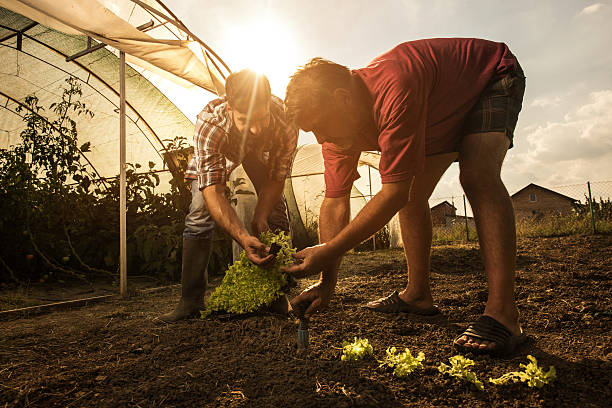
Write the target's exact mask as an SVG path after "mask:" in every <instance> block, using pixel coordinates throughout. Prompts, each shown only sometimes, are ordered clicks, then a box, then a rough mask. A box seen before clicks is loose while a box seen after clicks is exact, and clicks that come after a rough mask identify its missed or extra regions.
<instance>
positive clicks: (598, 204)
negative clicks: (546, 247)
mask: <svg viewBox="0 0 612 408" xmlns="http://www.w3.org/2000/svg"><path fill="white" fill-rule="evenodd" d="M511 199H512V205H513V207H514V212H515V218H516V229H517V236H519V237H545V236H560V235H570V234H597V233H608V232H612V202H611V199H612V181H594V182H591V181H587V182H585V183H581V184H570V185H561V186H552V187H543V186H539V185H536V184H529V185H528V186H526V187H524V188H522V189H520V190H518V191H516V192H514V193H513V194H512V195H511ZM430 207H431V218H432V225H433V242H434V243H438V244H443V243H450V242H459V241H464V242H465V241H473V240H476V239H477V238H478V233H477V231H476V224H475V222H474V217H473V213H472V208H471V206H470V204H469V201H468V200H467V199H466V196H465V194H462V195H456V196H448V197H435V198H432V199H430Z"/></svg>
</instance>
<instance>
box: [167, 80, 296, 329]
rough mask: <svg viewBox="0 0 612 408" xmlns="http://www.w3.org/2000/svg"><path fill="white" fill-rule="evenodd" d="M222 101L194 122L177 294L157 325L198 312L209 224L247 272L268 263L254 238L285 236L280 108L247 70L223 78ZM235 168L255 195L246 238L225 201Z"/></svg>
mask: <svg viewBox="0 0 612 408" xmlns="http://www.w3.org/2000/svg"><path fill="white" fill-rule="evenodd" d="M225 90H226V96H225V97H223V98H219V99H215V100H213V101H212V102H210V103H208V105H206V107H205V108H204V110H202V112H200V114H199V115H198V118H197V121H196V126H195V135H194V155H193V158H192V160H191V162H190V163H189V168H188V170H187V172H186V173H185V178H186V179H187V180H190V182H191V191H192V200H191V205H190V207H189V214H188V215H187V217H186V218H185V230H184V232H183V256H182V259H183V268H182V273H181V284H182V293H181V299H180V301H179V304H178V305H177V307H176V309H175V310H174V312H172V313H168V314H165V315H163V316H160V317H159V319H160V320H162V321H165V322H174V321H177V320H180V319H184V318H187V317H191V316H194V315H198V314H199V311H200V310H202V309H203V307H204V292H205V291H206V286H207V271H206V267H207V265H208V260H209V258H210V253H211V247H212V238H213V231H214V228H215V223H216V224H218V225H219V226H221V227H222V228H223V229H224V230H225V231H227V232H228V233H229V234H230V236H231V237H232V238H233V239H235V240H236V242H238V243H239V244H240V245H241V246H242V247H243V248H244V249H245V251H246V253H247V256H248V257H249V259H250V260H251V261H253V262H254V263H255V264H258V265H261V264H263V263H265V262H267V261H268V260H270V259H271V258H272V256H273V255H271V254H268V248H267V247H266V245H265V244H263V243H262V242H260V241H259V239H258V238H257V236H259V234H260V233H261V232H263V231H266V230H268V229H271V230H284V231H289V220H288V217H287V206H286V204H285V200H284V198H283V196H282V193H283V189H284V185H285V178H287V176H289V175H290V173H291V165H292V162H293V156H294V153H295V148H296V145H297V138H298V130H297V128H296V127H295V126H294V125H292V124H289V123H288V122H287V121H286V120H285V113H284V110H283V102H282V100H280V99H279V98H277V97H276V96H273V95H271V92H270V84H269V82H268V79H267V78H266V77H265V76H263V75H258V74H256V73H255V72H253V71H251V70H242V71H240V72H237V73H233V74H231V75H230V76H229V77H228V78H227V81H226V84H225ZM240 164H242V166H243V168H244V170H245V171H246V173H247V175H248V176H249V178H250V179H251V181H252V182H253V185H254V186H255V190H256V191H257V205H256V207H255V214H254V215H253V219H252V221H251V231H252V233H253V235H251V234H250V233H249V232H248V231H247V229H246V227H245V226H244V225H243V224H242V222H241V221H240V219H239V218H238V216H237V214H236V212H235V211H234V209H233V208H232V206H231V204H230V202H229V200H228V198H227V196H226V194H225V191H226V183H227V181H228V180H229V176H230V173H231V172H232V171H233V170H234V169H235V168H236V167H238V166H239V165H240Z"/></svg>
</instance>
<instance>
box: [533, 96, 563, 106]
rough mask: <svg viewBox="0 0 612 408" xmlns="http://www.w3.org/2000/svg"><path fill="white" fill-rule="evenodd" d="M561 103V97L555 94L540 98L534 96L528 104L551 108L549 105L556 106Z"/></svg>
mask: <svg viewBox="0 0 612 408" xmlns="http://www.w3.org/2000/svg"><path fill="white" fill-rule="evenodd" d="M560 103H561V98H560V97H558V96H556V97H554V98H551V97H546V96H544V97H541V98H535V99H534V100H533V101H532V102H531V104H530V106H533V107H538V108H551V107H555V106H558V105H559V104H560Z"/></svg>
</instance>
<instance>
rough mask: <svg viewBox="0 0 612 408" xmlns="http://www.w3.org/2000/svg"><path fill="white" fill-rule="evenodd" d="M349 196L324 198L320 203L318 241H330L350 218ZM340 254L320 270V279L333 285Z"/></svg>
mask: <svg viewBox="0 0 612 408" xmlns="http://www.w3.org/2000/svg"><path fill="white" fill-rule="evenodd" d="M349 200H350V199H349V197H348V196H347V197H341V198H331V199H330V198H325V199H324V200H323V203H322V204H321V210H320V213H319V242H321V243H326V242H329V241H331V240H332V239H333V238H334V237H335V236H336V235H338V233H340V231H342V229H344V227H346V226H347V224H348V223H349V219H350V213H351V208H350V201H349ZM341 261H342V256H339V257H338V258H337V259H336V261H335V262H334V265H333V267H329V268H326V269H324V270H323V271H322V272H321V280H322V281H324V282H326V283H329V284H331V285H333V286H335V284H336V281H337V279H338V268H339V266H340V262H341Z"/></svg>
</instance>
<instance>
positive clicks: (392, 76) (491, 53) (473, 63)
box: [323, 38, 517, 197]
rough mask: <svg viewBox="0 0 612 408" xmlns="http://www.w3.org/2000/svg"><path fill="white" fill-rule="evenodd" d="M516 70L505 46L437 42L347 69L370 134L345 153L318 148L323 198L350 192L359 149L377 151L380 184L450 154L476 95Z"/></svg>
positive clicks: (395, 51) (358, 138) (469, 41)
mask: <svg viewBox="0 0 612 408" xmlns="http://www.w3.org/2000/svg"><path fill="white" fill-rule="evenodd" d="M516 67H517V61H516V58H515V57H514V55H512V53H511V52H510V50H509V49H508V47H507V46H506V44H504V43H497V42H492V41H487V40H480V39H474V38H437V39H429V40H418V41H410V42H406V43H403V44H400V45H398V46H397V47H395V48H393V49H392V50H390V51H388V52H386V53H384V54H382V55H381V56H379V57H377V58H375V59H374V60H373V61H372V62H370V63H369V64H368V66H367V67H365V68H361V69H357V70H354V71H353V73H354V74H355V75H357V76H358V77H359V78H361V80H363V83H364V84H365V86H366V88H367V90H368V91H369V93H370V97H371V101H372V110H373V112H372V114H373V118H374V122H375V125H376V131H373V132H369V133H363V134H359V135H356V143H355V145H354V146H353V147H352V148H351V149H350V150H341V149H340V148H339V147H338V146H335V145H333V144H332V143H324V144H323V159H324V163H325V186H326V191H325V196H326V197H341V196H344V195H346V194H348V193H349V192H350V190H351V186H352V185H353V182H354V181H355V180H356V179H357V178H359V174H358V173H357V162H358V160H359V154H360V152H362V151H369V150H377V151H380V152H381V157H380V165H379V171H380V175H381V180H382V182H383V183H394V182H398V181H402V180H407V179H409V178H410V177H412V176H414V175H416V174H419V173H421V172H422V171H423V170H424V166H425V156H427V155H433V154H438V153H448V152H453V151H456V148H457V144H458V142H459V140H460V139H461V136H462V135H461V126H462V125H463V121H464V119H465V117H466V115H467V114H468V113H469V112H470V110H471V109H472V107H473V106H474V105H475V104H476V102H477V101H478V98H479V96H480V94H481V93H482V91H483V90H484V89H485V87H486V86H487V85H488V84H489V83H490V82H491V81H492V80H495V79H498V78H501V77H503V76H504V75H506V74H507V73H510V72H513V71H514V70H515V69H516Z"/></svg>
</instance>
